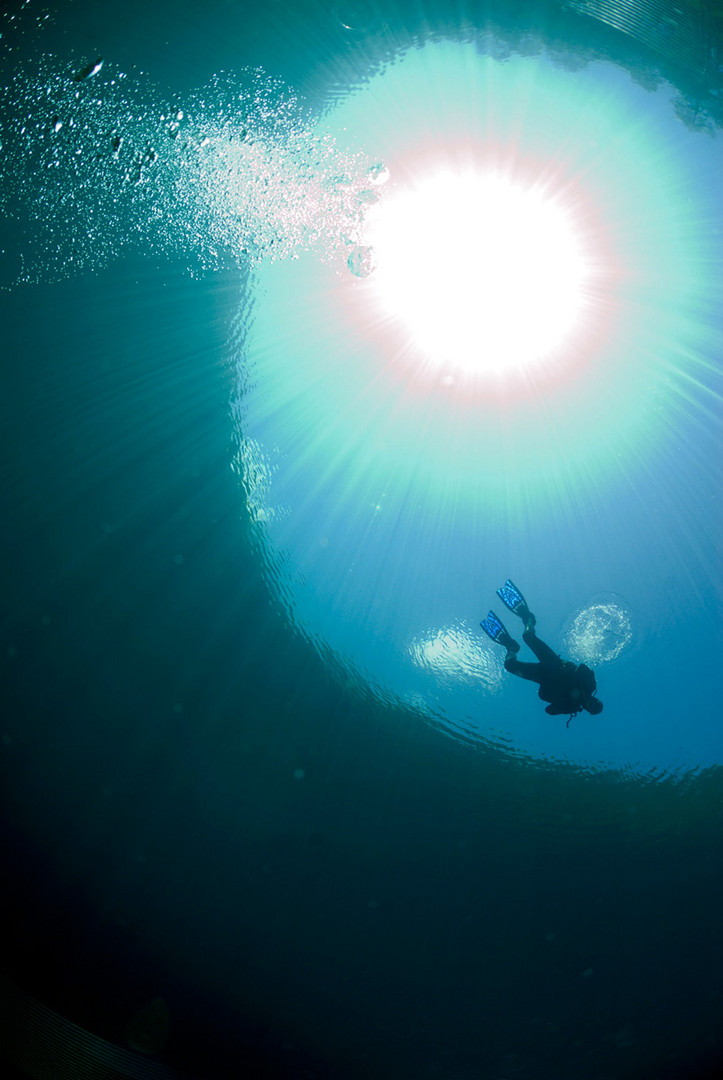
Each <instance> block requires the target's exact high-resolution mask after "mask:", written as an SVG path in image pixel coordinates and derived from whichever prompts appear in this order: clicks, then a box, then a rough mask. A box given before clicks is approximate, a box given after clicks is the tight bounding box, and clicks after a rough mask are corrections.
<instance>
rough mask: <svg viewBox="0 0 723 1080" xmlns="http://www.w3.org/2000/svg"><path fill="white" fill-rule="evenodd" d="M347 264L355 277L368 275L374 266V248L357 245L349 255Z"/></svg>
mask: <svg viewBox="0 0 723 1080" xmlns="http://www.w3.org/2000/svg"><path fill="white" fill-rule="evenodd" d="M347 266H348V267H349V269H350V270H351V272H352V274H354V276H355V277H360V278H364V277H369V275H370V274H372V273H373V272H374V270H375V268H376V259H375V256H374V249H373V248H371V247H363V246H362V245H358V246H357V247H355V248H354V250H353V251H352V252H351V254H350V255H349V258H348V259H347Z"/></svg>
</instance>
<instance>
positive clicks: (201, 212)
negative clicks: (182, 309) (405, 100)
mask: <svg viewBox="0 0 723 1080" xmlns="http://www.w3.org/2000/svg"><path fill="white" fill-rule="evenodd" d="M0 116H2V117H3V121H2V126H1V128H0V146H1V147H2V148H1V149H0V211H1V212H2V214H3V215H4V217H5V219H6V231H9V230H8V229H7V223H8V222H10V223H11V231H12V241H11V242H10V243H8V241H7V240H6V239H5V238H4V242H3V246H4V247H5V248H6V249H7V248H8V247H10V248H12V249H13V251H14V254H15V258H16V262H17V264H18V265H19V269H18V268H17V267H14V268H11V271H10V273H9V274H8V268H7V266H6V267H5V268H4V269H5V272H4V274H3V283H4V284H13V283H14V282H19V281H25V282H34V281H41V280H43V281H48V280H55V279H58V278H62V277H66V276H68V275H70V274H72V273H76V272H78V271H81V270H84V271H87V270H91V271H92V270H97V269H99V268H100V267H102V266H104V265H107V263H108V262H110V261H112V260H113V259H115V258H117V257H118V256H119V255H120V254H121V253H122V252H123V251H124V250H125V249H127V248H129V247H134V248H136V249H140V250H142V251H145V252H147V253H150V254H152V255H155V256H163V257H179V256H180V257H181V258H183V259H185V260H186V262H187V265H188V270H189V272H190V273H192V274H198V273H203V272H204V271H207V270H213V269H218V268H220V267H223V266H226V267H228V266H237V267H239V268H248V267H253V266H254V265H256V264H258V263H259V262H260V261H265V260H277V259H283V258H289V257H292V256H295V255H297V254H298V253H300V252H302V251H311V252H313V253H314V255H315V256H317V257H318V258H319V259H320V260H323V261H332V262H334V261H336V262H338V264H339V265H340V266H345V265H346V264H347V261H348V258H349V254H350V252H351V251H353V250H354V246H355V245H356V244H358V240H359V236H360V228H361V222H362V219H363V216H364V213H365V211H366V210H367V209H368V207H369V205H370V204H371V203H372V202H374V201H375V200H376V199H377V198H378V197H379V183H380V179H379V178H380V175H381V173H382V171H383V168H384V167H383V166H380V165H375V166H373V167H371V163H370V162H369V161H367V160H366V159H365V158H364V157H363V156H362V155H360V154H352V153H350V152H348V151H346V150H344V149H343V148H341V147H339V146H337V144H336V142H335V140H334V139H333V138H332V137H331V136H330V135H328V134H326V135H320V134H318V133H317V132H316V131H315V124H314V118H313V116H312V115H311V113H310V111H309V110H308V109H307V108H306V107H305V106H304V104H303V103H302V102H300V101H299V99H298V98H297V97H296V96H295V95H294V93H293V92H292V91H291V90H290V89H289V88H288V87H286V86H285V85H283V84H282V83H280V82H279V81H278V80H274V79H272V78H270V77H268V76H267V75H265V74H264V72H262V71H260V70H244V71H242V72H239V73H234V74H230V73H220V74H218V75H216V76H214V78H213V79H212V80H211V82H210V83H209V84H208V85H207V86H206V87H204V88H202V89H201V90H199V91H198V92H197V93H195V94H194V95H192V96H191V97H190V98H188V99H187V100H185V101H180V100H177V101H160V100H159V95H158V94H157V92H156V91H155V88H154V87H153V86H152V84H150V83H149V82H148V80H147V79H146V78H145V76H143V75H142V74H139V73H138V74H135V75H134V76H133V77H131V76H129V75H128V74H127V73H125V72H122V71H120V70H118V69H114V68H113V66H112V64H110V63H109V62H108V61H105V60H102V59H101V58H97V59H94V60H92V61H91V62H88V63H85V64H83V63H78V62H76V63H74V64H67V63H63V62H62V61H60V60H58V59H57V58H54V57H50V56H46V57H43V58H42V59H41V60H40V61H39V62H36V63H35V64H34V65H33V66H32V67H31V66H30V65H28V64H26V65H25V66H22V65H19V66H18V67H16V69H15V70H14V72H13V73H12V74H11V75H10V77H9V78H7V79H6V80H5V82H4V85H3V86H2V88H0ZM6 262H7V255H6ZM8 279H9V280H8Z"/></svg>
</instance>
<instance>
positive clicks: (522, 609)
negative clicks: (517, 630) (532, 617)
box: [497, 578, 530, 621]
mask: <svg viewBox="0 0 723 1080" xmlns="http://www.w3.org/2000/svg"><path fill="white" fill-rule="evenodd" d="M497 595H498V596H499V598H500V600H501V601H502V603H503V604H504V605H505V607H507V608H509V609H510V611H514V613H515V615H519V616H520V618H521V619H524V620H525V621H527V617H528V616H529V614H530V609H529V608H528V606H527V601H526V600H525V598H524V596H523V595H522V593H521V592H520V590H519V589H518V588H517V586H516V585H515V583H514V582H513V581H510V579H509V578H507V581H506V582H505V583H504V585H502V586H501V587H500V588H499V589H498V590H497Z"/></svg>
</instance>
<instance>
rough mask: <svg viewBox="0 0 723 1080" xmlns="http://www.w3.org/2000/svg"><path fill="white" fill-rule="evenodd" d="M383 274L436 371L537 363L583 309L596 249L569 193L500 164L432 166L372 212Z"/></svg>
mask: <svg viewBox="0 0 723 1080" xmlns="http://www.w3.org/2000/svg"><path fill="white" fill-rule="evenodd" d="M365 240H366V242H367V243H368V245H369V247H370V248H371V251H372V253H373V266H374V269H373V274H374V280H373V285H374V288H375V291H376V294H377V296H378V298H379V300H380V303H381V305H382V307H383V308H384V310H385V311H386V312H388V314H389V316H390V317H391V318H392V319H400V320H401V321H402V322H403V323H404V324H405V325H406V328H407V330H408V333H409V334H410V337H411V339H412V340H413V342H414V347H415V349H416V350H417V351H418V353H419V355H420V357H421V358H423V360H424V362H426V363H427V364H428V366H429V368H430V369H431V370H432V371H435V370H437V369H439V368H446V369H450V370H452V371H460V370H461V371H463V372H465V373H467V374H469V375H472V376H485V375H499V374H500V373H504V372H505V371H508V370H510V369H516V368H529V367H534V366H536V365H537V364H539V363H541V362H542V361H544V360H545V359H547V358H549V355H550V353H551V351H552V350H553V349H554V348H555V347H556V346H557V347H559V346H560V345H561V343H562V342H563V341H565V340H566V338H567V336H568V335H569V334H570V332H571V330H572V329H573V328H574V327H575V325H576V324H577V321H578V320H579V318H580V315H581V306H582V300H583V295H584V289H585V287H586V286H588V287H589V282H588V280H587V279H588V278H589V276H590V270H589V266H590V261H591V260H590V259H589V258H588V260H587V262H586V259H585V251H584V249H583V246H582V242H581V237H580V235H578V234H576V231H575V228H574V223H573V221H572V218H571V215H570V214H569V213H567V212H566V211H565V209H564V207H563V206H562V205H561V203H560V200H559V199H558V200H555V199H554V198H553V197H551V196H550V195H548V194H547V193H545V192H544V191H541V190H540V189H539V188H537V187H534V186H532V187H528V188H525V187H524V186H523V185H522V184H521V183H519V182H517V181H515V180H514V179H513V178H511V177H509V176H505V175H502V174H499V173H495V172H492V171H475V172H468V173H455V172H453V171H451V170H445V171H442V172H439V173H437V174H436V175H432V176H430V177H425V178H424V179H423V180H422V181H421V182H420V183H418V184H417V185H415V186H414V187H412V188H411V189H405V190H403V191H400V192H397V193H395V194H392V195H391V196H390V197H388V198H386V199H384V200H382V201H381V202H380V203H378V204H377V205H376V206H374V207H373V208H372V209H371V210H370V212H369V214H368V215H367V228H366V232H365Z"/></svg>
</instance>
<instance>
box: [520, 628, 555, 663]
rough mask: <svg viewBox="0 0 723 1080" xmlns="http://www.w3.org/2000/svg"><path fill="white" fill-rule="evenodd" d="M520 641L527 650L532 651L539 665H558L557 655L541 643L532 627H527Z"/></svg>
mask: <svg viewBox="0 0 723 1080" xmlns="http://www.w3.org/2000/svg"><path fill="white" fill-rule="evenodd" d="M522 640H523V641H524V643H525V645H527V646H528V648H530V649H532V651H533V653H534V654H535V656H536V657H537V659H538V660H539V661H540V663H541V664H545V665H546V666H549V665H550V664H553V665H554V664H559V662H560V657H559V656H558V655H557V653H555V652H553V651H552V649H551V648H550V646H549V645H546V644H545V642H544V641H541V640H540V638H538V636H537V634H536V633H535V629H534V627H529V626H528V627H526V628H525V632H524V633H523V635H522Z"/></svg>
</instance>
